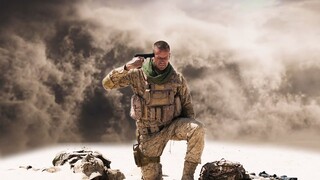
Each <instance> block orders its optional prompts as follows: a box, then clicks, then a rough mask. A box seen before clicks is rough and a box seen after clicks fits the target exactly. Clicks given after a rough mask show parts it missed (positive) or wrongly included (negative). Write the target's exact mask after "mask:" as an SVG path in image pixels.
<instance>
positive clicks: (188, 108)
mask: <svg viewBox="0 0 320 180" xmlns="http://www.w3.org/2000/svg"><path fill="white" fill-rule="evenodd" d="M180 79H181V81H182V84H181V86H180V87H179V88H178V93H179V95H180V99H181V107H182V111H181V116H182V117H188V118H195V113H194V109H193V105H192V99H191V93H190V91H189V88H188V85H187V81H186V80H185V79H184V77H183V76H182V75H181V74H180Z"/></svg>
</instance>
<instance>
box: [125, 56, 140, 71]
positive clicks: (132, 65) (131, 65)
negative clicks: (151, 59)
mask: <svg viewBox="0 0 320 180" xmlns="http://www.w3.org/2000/svg"><path fill="white" fill-rule="evenodd" d="M143 61H144V58H143V57H134V58H132V60H131V61H129V62H127V64H126V65H125V68H126V70H128V71H129V70H130V69H138V68H141V66H142V64H143Z"/></svg>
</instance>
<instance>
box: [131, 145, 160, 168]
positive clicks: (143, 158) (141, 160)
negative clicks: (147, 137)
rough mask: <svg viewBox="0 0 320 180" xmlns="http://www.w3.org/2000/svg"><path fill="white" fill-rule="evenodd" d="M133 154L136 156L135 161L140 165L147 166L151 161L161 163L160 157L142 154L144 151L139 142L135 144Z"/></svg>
mask: <svg viewBox="0 0 320 180" xmlns="http://www.w3.org/2000/svg"><path fill="white" fill-rule="evenodd" d="M133 156H134V162H135V163H136V165H137V166H138V167H142V166H145V165H147V164H149V163H159V162H160V157H147V156H145V155H143V154H142V152H141V151H140V149H139V144H134V145H133Z"/></svg>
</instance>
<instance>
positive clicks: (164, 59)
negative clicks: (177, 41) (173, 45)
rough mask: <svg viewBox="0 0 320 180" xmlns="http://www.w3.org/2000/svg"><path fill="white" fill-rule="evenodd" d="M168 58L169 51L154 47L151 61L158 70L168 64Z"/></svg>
mask: <svg viewBox="0 0 320 180" xmlns="http://www.w3.org/2000/svg"><path fill="white" fill-rule="evenodd" d="M169 59H170V51H163V50H160V49H158V48H156V47H155V48H154V58H153V63H154V65H155V66H156V68H157V69H159V70H160V71H162V70H164V69H165V68H166V67H167V66H168V64H169Z"/></svg>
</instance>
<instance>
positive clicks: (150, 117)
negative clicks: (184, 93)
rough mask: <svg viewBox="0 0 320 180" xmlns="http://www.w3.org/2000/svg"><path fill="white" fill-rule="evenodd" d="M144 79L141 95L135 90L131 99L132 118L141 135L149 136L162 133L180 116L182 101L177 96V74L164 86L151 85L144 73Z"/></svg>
mask: <svg viewBox="0 0 320 180" xmlns="http://www.w3.org/2000/svg"><path fill="white" fill-rule="evenodd" d="M140 72H141V73H142V71H140ZM143 77H144V88H142V89H143V90H142V91H140V93H139V91H138V90H134V92H135V94H134V95H133V96H132V98H131V110H130V116H131V117H132V118H133V119H135V120H136V124H137V128H138V130H140V131H141V132H140V133H141V134H148V133H154V132H157V131H160V130H161V129H160V128H161V127H164V126H166V125H168V124H170V123H171V122H172V120H173V119H174V118H175V117H178V116H179V115H180V113H181V100H180V97H179V95H178V94H177V86H178V85H177V84H178V83H177V80H176V77H177V75H176V73H174V74H173V75H172V77H171V79H170V80H169V82H167V83H164V84H151V83H149V82H148V81H147V80H146V77H145V75H144V73H143Z"/></svg>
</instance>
